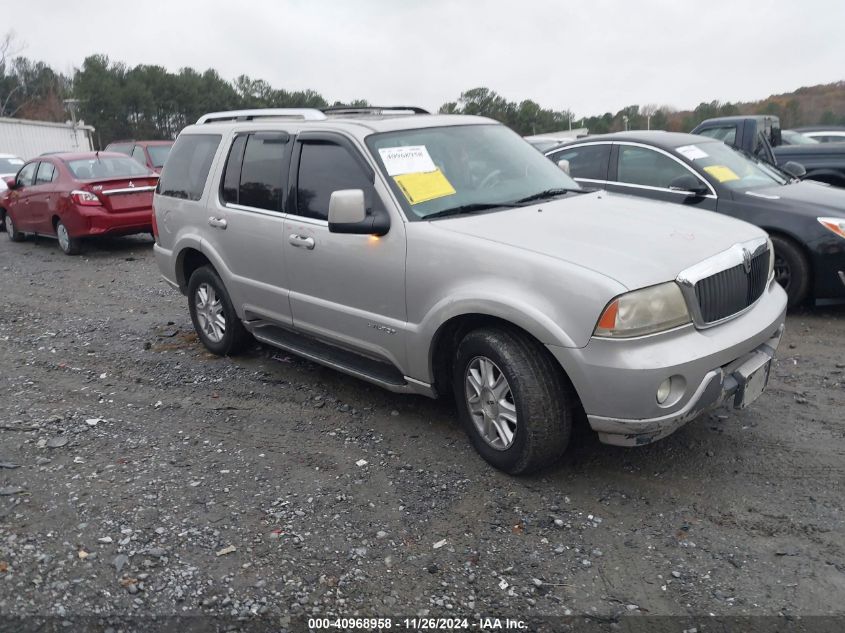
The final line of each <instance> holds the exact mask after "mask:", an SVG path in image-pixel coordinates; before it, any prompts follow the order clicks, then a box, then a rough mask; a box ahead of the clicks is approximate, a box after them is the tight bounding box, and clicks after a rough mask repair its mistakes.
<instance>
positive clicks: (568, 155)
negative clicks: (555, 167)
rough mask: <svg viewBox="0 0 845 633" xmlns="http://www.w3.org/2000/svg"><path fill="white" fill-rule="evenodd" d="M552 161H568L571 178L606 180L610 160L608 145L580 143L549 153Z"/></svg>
mask: <svg viewBox="0 0 845 633" xmlns="http://www.w3.org/2000/svg"><path fill="white" fill-rule="evenodd" d="M549 158H551V159H552V161H553V162H554V163H557V162H558V161H561V160H568V161H569V175H570V176H572V177H573V178H589V179H590V180H607V164H608V163H609V162H610V145H609V144H605V145H582V146H581V147H568V148H565V149H562V150H561V151H559V152H555V153H554V154H550V155H549Z"/></svg>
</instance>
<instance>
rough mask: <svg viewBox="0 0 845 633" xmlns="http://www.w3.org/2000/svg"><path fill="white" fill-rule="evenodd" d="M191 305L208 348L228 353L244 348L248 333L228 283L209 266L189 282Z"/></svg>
mask: <svg viewBox="0 0 845 633" xmlns="http://www.w3.org/2000/svg"><path fill="white" fill-rule="evenodd" d="M188 309H189V310H190V312H191V321H192V322H193V324H194V329H195V330H196V332H197V335H198V336H199V339H200V341H202V344H203V345H205V347H206V349H208V351H210V352H212V353H214V354H218V355H220V356H229V355H232V354H236V353H238V352H239V351H241V350H242V349H243V348H244V347H245V345H246V343H247V342H248V341H249V333H248V332H247V331H246V329H244V326H243V323H241V320H240V318H238V315H237V313H236V312H235V308H234V307H233V306H232V300H231V299H230V298H229V293H228V292H226V287H225V286H224V285H223V281H222V280H221V279H220V277H219V276H218V275H217V273H216V272H215V271H214V270H213V269H212V268H210V267H208V266H203V267H201V268H198V269H197V270H196V271H194V273H193V274H192V275H191V279H190V281H189V282H188Z"/></svg>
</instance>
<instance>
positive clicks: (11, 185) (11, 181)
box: [4, 176, 17, 189]
mask: <svg viewBox="0 0 845 633" xmlns="http://www.w3.org/2000/svg"><path fill="white" fill-rule="evenodd" d="M4 182H5V183H6V186H7V187H8V188H9V189H14V188H15V187H16V186H17V185H16V184H15V177H14V176H12V177H11V178H5V179H4Z"/></svg>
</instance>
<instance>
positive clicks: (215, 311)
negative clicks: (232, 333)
mask: <svg viewBox="0 0 845 633" xmlns="http://www.w3.org/2000/svg"><path fill="white" fill-rule="evenodd" d="M194 305H195V306H196V309H197V320H198V321H199V325H200V328H201V329H202V331H203V334H205V336H207V337H208V339H209V340H210V341H211V342H212V343H219V342H220V341H222V340H223V336H224V335H225V334H226V315H225V314H224V313H223V302H222V301H221V299H220V297H218V296H217V291H216V290H215V289H214V287H213V286H211V285H210V284H207V283H203V284H200V285H199V286H197V290H196V293H195V294H194Z"/></svg>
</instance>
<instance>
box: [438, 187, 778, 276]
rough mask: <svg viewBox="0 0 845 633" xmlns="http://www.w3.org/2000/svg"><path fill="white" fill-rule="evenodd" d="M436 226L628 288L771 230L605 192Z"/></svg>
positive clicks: (671, 273)
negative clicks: (565, 264)
mask: <svg viewBox="0 0 845 633" xmlns="http://www.w3.org/2000/svg"><path fill="white" fill-rule="evenodd" d="M430 224H431V226H432V227H436V228H438V229H441V230H446V231H454V232H456V233H462V234H465V235H467V236H471V237H476V238H479V239H485V240H489V241H492V242H498V243H500V244H502V245H505V246H509V247H513V248H519V249H524V250H529V251H533V252H536V253H539V254H542V255H546V256H549V257H554V258H556V259H560V260H564V261H567V262H570V263H572V264H574V265H577V266H582V267H584V268H589V269H591V270H593V271H596V272H598V273H601V274H603V275H605V276H607V277H610V278H612V279H614V280H616V281H617V282H619V283H620V284H622V285H623V286H625V287H626V288H628V289H629V290H635V289H637V288H643V287H646V286H651V285H654V284H658V283H662V282H664V281H671V280H673V279H675V277H677V276H678V273H680V272H681V271H682V270H684V269H685V268H688V267H690V266H692V265H693V264H697V263H698V262H700V261H702V260H704V259H707V258H708V257H711V256H713V255H715V254H717V253H720V252H721V251H724V250H727V249H728V248H730V247H731V246H733V245H734V244H736V243H737V242H744V241H746V240H750V239H753V238H755V237H760V236H764V235H765V233H764V232H763V231H762V230H761V229H759V228H757V227H755V226H753V225H751V224H748V223H746V222H742V221H740V220H735V219H733V218H729V217H727V216H723V215H719V214H717V213H714V212H712V211H698V210H694V209H686V208H684V207H681V206H680V205H677V204H671V203H666V202H655V201H651V200H641V199H638V198H632V197H629V196H623V195H616V194H611V193H607V192H605V191H601V192H597V193H592V194H568V195H567V196H566V197H564V198H561V199H558V200H550V201H548V202H544V203H542V204H536V205H531V206H527V207H520V208H516V209H505V210H502V211H496V212H490V213H481V214H477V215H471V216H461V217H455V218H443V219H439V220H431V221H430Z"/></svg>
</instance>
